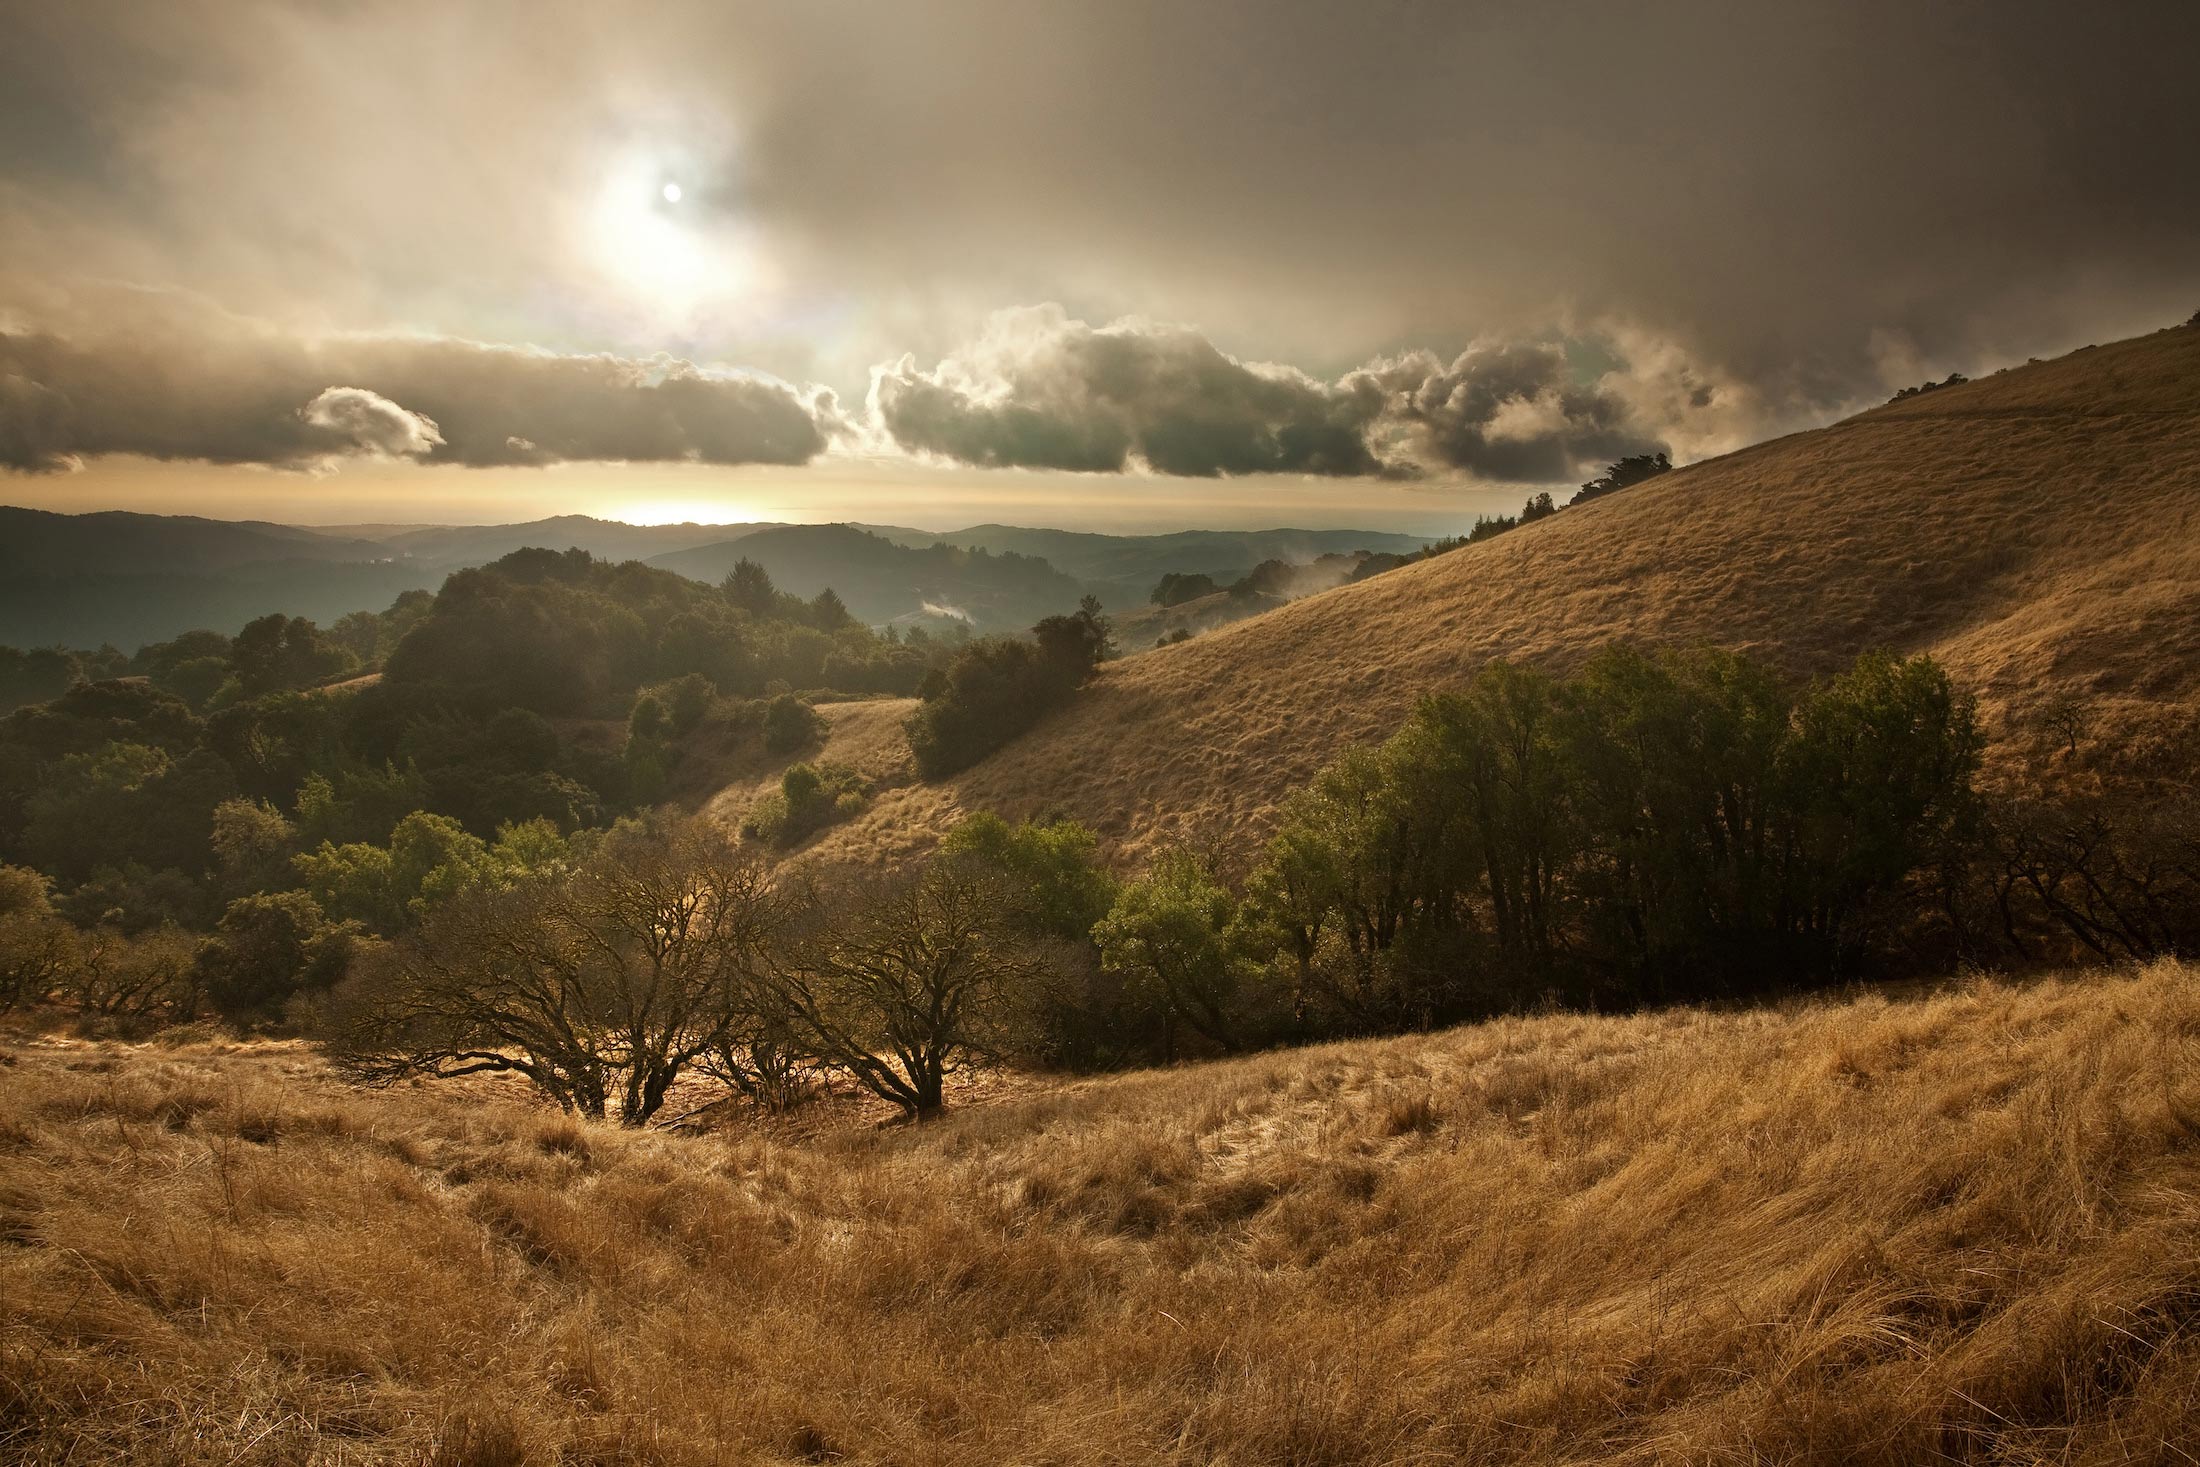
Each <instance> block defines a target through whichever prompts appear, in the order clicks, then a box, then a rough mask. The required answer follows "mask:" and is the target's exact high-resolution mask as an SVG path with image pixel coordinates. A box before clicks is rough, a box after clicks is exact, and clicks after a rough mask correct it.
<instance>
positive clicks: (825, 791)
mask: <svg viewBox="0 0 2200 1467" xmlns="http://www.w3.org/2000/svg"><path fill="white" fill-rule="evenodd" d="M869 797H870V786H869V785H868V784H867V783H866V782H865V781H864V779H863V778H862V776H860V775H858V774H857V773H856V772H855V771H854V770H852V769H850V768H848V767H847V766H845V765H841V764H797V765H794V766H793V767H792V768H790V769H788V770H787V772H786V773H785V774H783V775H781V776H780V777H779V789H778V791H777V792H776V793H773V794H768V795H766V796H764V797H763V798H762V799H760V800H758V801H757V802H756V804H755V805H754V806H753V807H752V808H751V809H750V810H749V814H748V818H747V819H745V820H744V821H742V823H741V835H742V837H743V838H744V839H746V840H754V841H761V842H763V843H764V844H765V845H771V846H778V847H780V848H781V849H785V848H786V847H789V846H795V845H799V844H801V843H802V842H803V841H805V840H807V839H809V838H810V837H811V836H813V835H815V834H816V833H817V832H818V831H820V830H823V829H824V828H825V827H826V826H828V825H831V824H834V823H836V822H838V821H842V820H846V819H848V818H849V817H850V816H853V815H857V814H860V813H861V812H862V810H863V807H864V804H865V803H866V802H867V801H868V799H869Z"/></svg>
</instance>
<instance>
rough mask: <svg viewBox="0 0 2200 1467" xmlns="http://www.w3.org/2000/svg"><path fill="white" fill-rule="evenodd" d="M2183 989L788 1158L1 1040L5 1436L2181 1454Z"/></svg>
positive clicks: (2193, 1163) (423, 1442)
mask: <svg viewBox="0 0 2200 1467" xmlns="http://www.w3.org/2000/svg"><path fill="white" fill-rule="evenodd" d="M2196 1053H2200V970H2195V969H2191V968H2186V967H2179V966H2175V965H2168V964H2165V965H2161V966H2157V967H2154V968H2152V969H2149V970H2146V971H2144V972H2139V973H2124V974H2108V975H2089V976H2081V977H2076V978H2071V979H2067V980H2059V981H2048V982H2042V983H2038V984H2035V985H2031V986H2023V987H2018V986H2008V985H2000V984H1993V983H1987V982H1984V981H1981V982H1978V983H1976V984H1973V985H1970V986H1967V987H1963V988H1960V989H1957V990H1953V991H1949V992H1946V993H1943V994H1939V995H1936V996H1930V997H1920V998H1915V999H1889V998H1887V997H1882V996H1871V997H1863V998H1853V999H1849V1000H1845V1001H1827V1002H1818V1003H1810V1004H1798V1005H1794V1006H1790V1007H1787V1008H1782V1009H1770V1010H1754V1011H1749V1012H1743V1013H1733V1014H1711V1013H1705V1012H1701V1011H1684V1012H1671V1013H1662V1014H1650V1015H1643V1016H1638V1017H1632V1018H1622V1019H1614V1018H1591V1017H1546V1018H1534V1019H1513V1020H1506V1021H1502V1022H1498V1023H1492V1024H1487V1025H1482V1026H1478V1027H1473V1028H1468V1029H1462V1030H1457V1031H1453V1032H1449V1033H1442V1034H1435V1035H1427V1036H1417V1037H1411V1038H1402V1039H1392V1040H1385V1041H1380V1042H1368V1043H1360V1044H1353V1045H1340V1046H1331V1047H1325V1048H1317V1049H1309V1050H1303V1051H1298V1052H1291V1053H1274V1054H1268V1055H1263V1056H1260V1057H1256V1058H1251V1059H1246V1060H1241V1061H1235V1062H1231V1063H1227V1064H1215V1065H1209V1066H1203V1067H1199V1068H1193V1069H1185V1070H1179V1071H1174V1072H1161V1073H1147V1074H1135V1075H1127V1076H1120V1077H1116V1078H1111V1079H1104V1080H1094V1081H1089V1082H1084V1083H1079V1084H1075V1085H1070V1086H1065V1087H1063V1088H1061V1089H1059V1090H1056V1091H1052V1092H1048V1093H1044V1094H1041V1095H1038V1096H1035V1097H1026V1098H1023V1099H1013V1100H1007V1101H1003V1102H1000V1103H997V1104H992V1105H988V1106H984V1107H979V1108H970V1109H965V1110H963V1111H960V1112H954V1113H950V1115H949V1116H948V1117H947V1118H946V1119H944V1120H942V1121H940V1122H938V1123H935V1124H932V1125H927V1126H924V1127H891V1128H885V1129H875V1128H868V1127H853V1128H847V1129H842V1130H839V1131H835V1132H832V1133H829V1134H827V1135H824V1136H822V1137H818V1138H815V1139H812V1140H809V1141H806V1142H801V1143H791V1144H790V1143H786V1142H773V1141H770V1140H767V1139H764V1138H762V1137H761V1136H757V1135H748V1136H743V1135H740V1134H726V1135H717V1136H700V1137H681V1136H675V1135H670V1134H665V1133H662V1132H650V1133H628V1132H620V1131H617V1130H615V1129H607V1128H601V1127H593V1126H582V1125H578V1124H575V1123H572V1122H569V1121H564V1120H561V1119H559V1118H557V1117H556V1116H555V1115H553V1114H549V1113H546V1112H544V1111H542V1110H540V1109H535V1108H530V1107H525V1106H521V1105H517V1104H513V1103H511V1102H510V1101H507V1100H497V1099H485V1098H484V1097H483V1096H482V1095H481V1094H479V1093H477V1092H475V1091H471V1090H467V1089H464V1088H454V1089H446V1090H434V1089H417V1090H401V1091H397V1092H392V1093H385V1094H375V1093H365V1092H360V1091H356V1090H351V1089H347V1088H345V1087H344V1086H342V1085H340V1084H339V1083H337V1082H336V1081H335V1080H333V1079H332V1078H330V1077H329V1076H328V1074H327V1073H326V1072H325V1071H324V1070H322V1069H321V1068H320V1066H319V1064H318V1062H317V1061H315V1060H314V1059H313V1058H312V1057H311V1055H310V1054H309V1053H308V1052H307V1051H304V1050H301V1049H297V1048H294V1047H288V1046H282V1045H260V1046H250V1047H236V1046H222V1045H213V1046H196V1047H193V1046H183V1047H174V1048H168V1049H162V1048H157V1047H146V1048H129V1047H122V1046H116V1045H105V1044H98V1045H95V1044H84V1043H71V1042H67V1041H58V1040H56V1041H31V1040H24V1039H21V1038H18V1039H16V1040H15V1041H13V1042H11V1043H10V1044H9V1046H8V1052H7V1053H6V1056H5V1061H4V1066H0V1459H5V1460H7V1461H10V1462H25V1463H45V1462H53V1463H58V1462H64V1461H66V1462H83V1461H109V1460H122V1459H124V1458H127V1459H128V1460H131V1461H135V1462H175V1463H198V1462H207V1463H213V1462H223V1463H228V1462H262V1463H265V1462H305V1461H314V1462H369V1461H385V1460H407V1461H430V1462H440V1463H453V1464H520V1463H551V1462H566V1463H573V1462H603V1463H612V1462H618V1463H707V1462H796V1461H831V1460H844V1461H849V1462H860V1463H888V1462H891V1463H897V1464H904V1467H921V1464H933V1463H936V1464H949V1463H972V1462H1015V1463H1035V1464H1036V1463H1148V1462H1180V1463H1186V1464H1191V1463H1232V1464H1257V1463H1278V1464H1281V1463H1371V1464H1373V1463H1382V1464H1404V1463H1433V1462H1450V1461H1477V1462H1546V1463H1559V1462H1566V1463H1589V1462H1599V1463H1609V1462H1617V1463H1716V1462H1735V1463H1746V1462H1780V1463H1801V1462H1827V1463H1831V1462H1841V1463H1918V1462H1928V1461H1931V1462H1959V1463H1982V1464H1983V1463H1997V1464H2010V1463H2045V1462H2057V1463H2111V1462H2116V1463H2121V1462H2165V1463H2167V1462H2190V1461H2193V1460H2195V1459H2196V1458H2200V1069H2196V1068H2195V1063H2194V1061H2195V1058H2196Z"/></svg>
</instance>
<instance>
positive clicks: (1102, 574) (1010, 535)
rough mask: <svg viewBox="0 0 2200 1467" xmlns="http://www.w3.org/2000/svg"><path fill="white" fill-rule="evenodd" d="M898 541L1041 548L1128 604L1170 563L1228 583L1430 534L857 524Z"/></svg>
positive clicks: (1416, 542)
mask: <svg viewBox="0 0 2200 1467" xmlns="http://www.w3.org/2000/svg"><path fill="white" fill-rule="evenodd" d="M855 528H857V529H859V530H868V531H870V532H871V533H873V534H875V535H883V536H885V537H886V538H887V539H889V540H893V541H896V542H897V543H899V544H903V545H911V546H920V547H921V546H925V545H931V544H934V543H941V544H947V545H955V546H960V547H962V548H963V549H966V550H976V549H982V550H986V551H989V552H991V553H992V554H995V555H1001V554H1004V553H1014V554H1017V555H1036V556H1038V557H1040V558H1041V559H1044V560H1046V561H1047V562H1049V563H1050V564H1052V565H1053V566H1054V567H1055V569H1057V570H1060V571H1062V572H1064V573H1066V574H1068V575H1072V576H1075V577H1077V579H1079V580H1081V581H1084V582H1085V583H1087V584H1088V585H1089V586H1091V587H1092V588H1093V590H1094V592H1095V593H1096V594H1098V595H1099V597H1100V599H1101V600H1102V601H1104V602H1106V603H1107V604H1108V605H1109V607H1111V608H1113V609H1115V610H1120V611H1128V610H1131V609H1133V608H1134V607H1137V606H1142V605H1144V604H1145V601H1146V597H1147V595H1148V594H1149V593H1150V592H1151V591H1152V590H1153V586H1154V583H1155V582H1156V581H1158V580H1160V579H1161V578H1162V577H1163V576H1164V575H1166V574H1168V573H1169V572H1170V571H1196V572H1203V573H1205V574H1207V575H1211V576H1213V577H1214V578H1215V580H1216V581H1217V582H1220V583H1222V584H1228V583H1229V582H1231V581H1234V580H1236V579H1238V577H1240V576H1242V575H1244V574H1245V573H1246V572H1247V571H1249V570H1251V569H1252V568H1253V567H1254V566H1256V565H1259V564H1260V563H1261V562H1262V561H1264V560H1285V561H1294V562H1300V563H1304V562H1307V561H1312V560H1316V559H1318V558H1320V557H1321V556H1324V555H1349V554H1351V553H1352V552H1353V551H1355V550H1372V551H1378V552H1381V551H1389V552H1391V553H1393V554H1399V555H1404V554H1410V553H1412V552H1413V551H1416V550H1419V549H1420V548H1421V547H1422V546H1423V545H1425V544H1427V543H1428V541H1429V539H1430V537H1429V536H1426V535H1399V534H1393V533H1388V532H1384V531H1379V530H1293V529H1280V530H1176V531H1171V532H1169V533H1166V534H1159V535H1103V534H1097V533H1094V532H1092V531H1086V530H1045V529H1026V528H1023V527H1021V526H1017V525H991V524H988V525H972V526H970V527H969V528H967V529H961V530H945V531H941V532H939V533H937V534H935V533H933V532H931V531H927V530H914V529H910V528H908V527H906V526H900V525H862V524H859V525H856V526H855Z"/></svg>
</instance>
